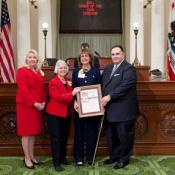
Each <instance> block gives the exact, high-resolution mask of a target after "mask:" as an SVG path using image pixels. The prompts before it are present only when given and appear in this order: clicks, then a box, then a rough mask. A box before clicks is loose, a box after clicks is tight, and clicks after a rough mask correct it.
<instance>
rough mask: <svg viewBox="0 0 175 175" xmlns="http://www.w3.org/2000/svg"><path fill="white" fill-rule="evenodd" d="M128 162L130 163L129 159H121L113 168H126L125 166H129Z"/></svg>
mask: <svg viewBox="0 0 175 175" xmlns="http://www.w3.org/2000/svg"><path fill="white" fill-rule="evenodd" d="M128 164H129V161H126V162H121V161H119V162H117V163H116V164H115V165H114V166H113V168H114V169H120V168H124V167H125V166H127V165H128Z"/></svg>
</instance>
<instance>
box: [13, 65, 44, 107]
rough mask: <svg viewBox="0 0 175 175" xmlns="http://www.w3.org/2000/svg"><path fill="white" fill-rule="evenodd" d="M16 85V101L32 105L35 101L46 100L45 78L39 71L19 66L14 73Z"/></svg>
mask: <svg viewBox="0 0 175 175" xmlns="http://www.w3.org/2000/svg"><path fill="white" fill-rule="evenodd" d="M16 82H17V85H18V90H17V95H16V102H17V103H20V104H24V105H27V106H28V107H32V106H33V104H34V103H35V102H39V103H41V102H45V101H46V91H45V84H44V83H45V78H44V76H42V75H41V74H40V72H36V73H35V72H33V71H32V70H30V69H28V68H26V67H21V68H19V69H18V71H17V74H16Z"/></svg>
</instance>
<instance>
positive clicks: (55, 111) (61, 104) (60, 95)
mask: <svg viewBox="0 0 175 175" xmlns="http://www.w3.org/2000/svg"><path fill="white" fill-rule="evenodd" d="M66 82H67V87H68V90H67V89H66V87H65V85H64V84H63V83H62V81H61V80H60V79H59V77H58V76H57V75H56V76H55V77H54V78H53V79H52V80H50V82H49V97H50V99H49V102H48V105H47V108H46V111H47V113H49V114H52V115H55V116H58V117H64V118H65V117H66V116H67V110H68V107H69V106H70V105H71V102H72V100H73V95H72V87H71V86H70V85H69V84H68V81H67V80H66Z"/></svg>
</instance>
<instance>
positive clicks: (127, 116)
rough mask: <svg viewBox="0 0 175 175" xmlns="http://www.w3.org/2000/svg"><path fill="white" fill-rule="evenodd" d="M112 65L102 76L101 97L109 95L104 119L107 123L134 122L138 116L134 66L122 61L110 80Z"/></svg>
mask: <svg viewBox="0 0 175 175" xmlns="http://www.w3.org/2000/svg"><path fill="white" fill-rule="evenodd" d="M112 69H113V64H111V65H109V66H108V67H107V68H106V69H105V70H104V72H103V75H102V90H103V95H104V96H105V95H108V94H109V95H110V96H111V100H110V102H108V104H107V106H106V117H107V120H108V121H109V122H122V121H129V120H134V119H135V118H136V117H137V115H138V102H137V95H136V81H137V77H136V71H135V68H134V66H132V65H131V64H129V63H128V62H127V61H125V60H124V61H123V62H122V63H121V65H120V66H119V67H118V69H117V70H116V71H115V72H114V74H113V76H112V77H111V78H110V75H111V72H112Z"/></svg>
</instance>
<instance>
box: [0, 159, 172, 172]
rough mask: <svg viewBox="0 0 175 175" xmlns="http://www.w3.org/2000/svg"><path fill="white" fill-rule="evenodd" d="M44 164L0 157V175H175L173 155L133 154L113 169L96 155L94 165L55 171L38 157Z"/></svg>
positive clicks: (48, 163) (73, 166)
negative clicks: (31, 167) (32, 164)
mask: <svg viewBox="0 0 175 175" xmlns="http://www.w3.org/2000/svg"><path fill="white" fill-rule="evenodd" d="M39 159H40V161H43V162H44V165H42V166H38V167H37V168H35V170H29V169H26V168H25V166H24V164H23V162H22V157H1V158H0V175H56V174H59V175H175V156H133V157H132V159H131V161H130V164H129V165H128V166H127V167H125V168H124V169H120V170H114V169H113V168H112V165H104V164H103V161H104V160H105V159H106V157H98V158H97V160H96V162H95V166H94V167H91V166H88V165H85V166H83V167H80V168H78V167H76V166H75V165H74V163H73V160H71V158H69V160H70V161H72V164H71V165H68V166H64V168H65V170H64V171H62V172H56V171H55V170H54V168H53V165H52V160H51V158H50V157H39Z"/></svg>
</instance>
